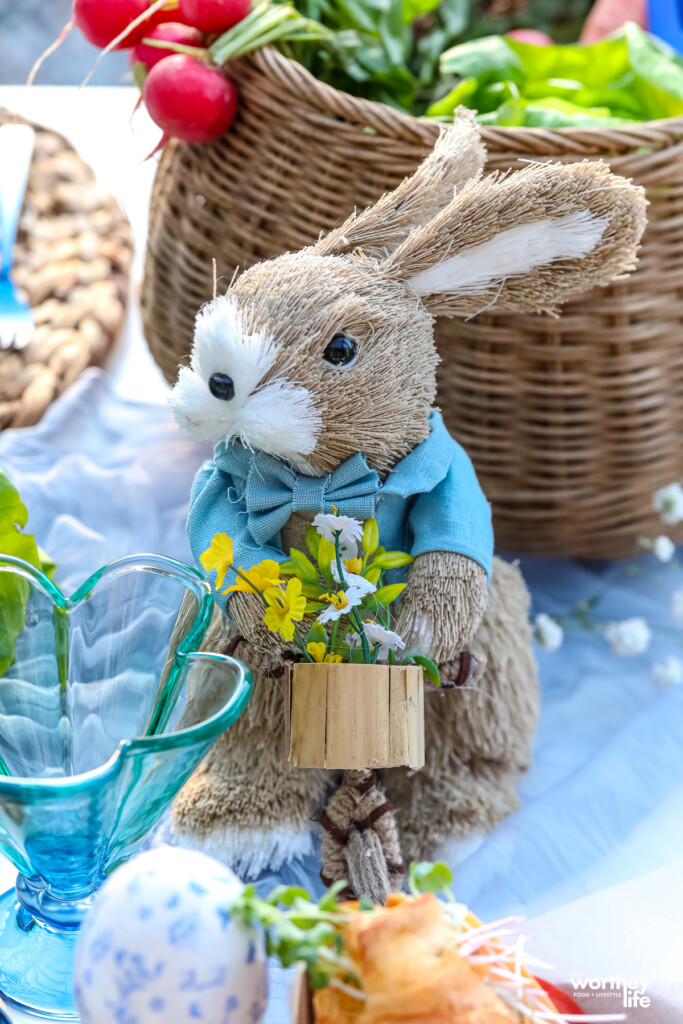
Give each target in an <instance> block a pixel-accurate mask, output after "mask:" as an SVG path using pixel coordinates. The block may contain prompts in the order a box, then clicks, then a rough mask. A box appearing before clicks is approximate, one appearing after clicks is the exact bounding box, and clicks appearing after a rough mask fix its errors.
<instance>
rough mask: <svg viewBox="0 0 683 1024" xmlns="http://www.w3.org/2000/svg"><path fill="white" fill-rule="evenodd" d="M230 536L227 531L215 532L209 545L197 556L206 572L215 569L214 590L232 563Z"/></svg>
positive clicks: (219, 584) (221, 581)
mask: <svg viewBox="0 0 683 1024" xmlns="http://www.w3.org/2000/svg"><path fill="white" fill-rule="evenodd" d="M232 558H233V554H232V537H228V535H227V533H217V534H216V535H215V536H214V537H213V539H212V541H211V544H210V546H209V547H208V548H207V549H206V551H203V552H202V553H201V555H200V556H199V561H200V562H201V563H202V565H203V567H204V568H205V569H206V571H207V572H210V571H211V570H212V569H215V570H216V590H218V588H219V587H220V586H221V584H222V583H223V580H224V579H225V574H226V572H227V571H228V569H229V568H230V566H231V565H232Z"/></svg>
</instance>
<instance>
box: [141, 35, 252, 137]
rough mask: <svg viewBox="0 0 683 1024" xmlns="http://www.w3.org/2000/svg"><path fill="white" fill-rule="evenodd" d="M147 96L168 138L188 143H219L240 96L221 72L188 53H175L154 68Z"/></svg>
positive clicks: (153, 115)
mask: <svg viewBox="0 0 683 1024" xmlns="http://www.w3.org/2000/svg"><path fill="white" fill-rule="evenodd" d="M143 96H144V100H145V104H146V106H147V109H148V111H149V113H150V116H151V118H152V120H153V121H154V122H155V123H156V124H158V125H159V127H160V128H161V129H162V131H163V133H164V135H167V136H172V137H174V138H177V139H184V140H185V142H208V141H209V140H210V139H217V138H218V136H219V135H222V134H223V132H225V131H227V130H228V128H229V127H230V125H231V124H232V122H233V120H234V117H235V113H236V111H237V93H236V92H235V86H234V85H233V84H232V82H231V81H230V79H228V78H226V77H225V75H224V74H223V72H222V71H219V70H218V68H210V67H208V66H207V65H206V64H204V63H203V62H202V61H201V60H198V59H197V58H196V57H189V56H187V55H186V54H184V53H174V54H173V56H172V57H165V58H164V59H163V60H160V61H159V62H158V64H155V65H154V67H153V68H152V70H151V71H150V73H149V74H148V76H147V80H146V81H145V87H144V91H143Z"/></svg>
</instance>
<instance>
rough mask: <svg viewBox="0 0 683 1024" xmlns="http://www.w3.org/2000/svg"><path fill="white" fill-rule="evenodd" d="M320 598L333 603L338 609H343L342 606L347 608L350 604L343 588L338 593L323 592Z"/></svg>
mask: <svg viewBox="0 0 683 1024" xmlns="http://www.w3.org/2000/svg"><path fill="white" fill-rule="evenodd" d="M320 600H321V601H327V603H328V604H331V605H332V606H333V607H334V608H336V609H337V611H341V609H342V608H347V607H348V604H349V602H348V601H347V600H346V594H345V593H344V591H343V590H340V591H339V593H337V594H321V595H320Z"/></svg>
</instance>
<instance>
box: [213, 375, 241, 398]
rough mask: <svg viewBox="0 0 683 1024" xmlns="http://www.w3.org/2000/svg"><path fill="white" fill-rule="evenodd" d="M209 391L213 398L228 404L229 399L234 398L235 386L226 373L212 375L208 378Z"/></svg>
mask: <svg viewBox="0 0 683 1024" xmlns="http://www.w3.org/2000/svg"><path fill="white" fill-rule="evenodd" d="M209 391H210V392H211V394H212V395H213V397H214V398H222V399H223V400H224V401H225V402H229V401H230V399H231V398H234V397H235V385H234V384H233V380H232V377H228V375H227V373H212V374H211V376H210V377H209Z"/></svg>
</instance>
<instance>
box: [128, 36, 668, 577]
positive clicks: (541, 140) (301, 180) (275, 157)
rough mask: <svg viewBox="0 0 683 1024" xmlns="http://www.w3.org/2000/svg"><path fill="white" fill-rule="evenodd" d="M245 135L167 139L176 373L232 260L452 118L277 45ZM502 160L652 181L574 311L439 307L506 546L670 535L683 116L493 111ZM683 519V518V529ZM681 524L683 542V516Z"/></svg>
mask: <svg viewBox="0 0 683 1024" xmlns="http://www.w3.org/2000/svg"><path fill="white" fill-rule="evenodd" d="M231 74H232V75H233V77H234V79H235V80H236V82H237V84H238V87H239V90H240V95H241V105H240V113H239V116H238V119H237V120H236V122H235V123H234V124H233V126H232V128H231V130H230V132H229V133H228V134H227V135H225V136H223V138H221V139H219V140H217V141H216V142H215V143H209V144H204V145H199V146H194V145H187V144H185V143H179V142H172V143H170V144H169V145H168V146H167V147H166V148H165V150H164V153H163V155H162V158H161V162H160V165H159V170H158V173H157V179H156V184H155V188H154V193H153V197H152V206H151V216H150V233H149V241H148V250H147V260H146V274H145V282H144V287H143V318H144V329H145V335H146V338H147V341H148V343H149V346H150V349H151V351H152V354H153V356H154V358H155V359H156V361H157V362H158V363H159V365H160V367H161V369H162V370H163V372H164V374H165V376H166V377H167V379H168V380H169V381H174V380H175V378H176V375H177V367H178V364H179V363H181V362H187V357H188V354H189V350H190V347H191V341H192V328H193V321H194V316H195V313H196V311H197V309H198V308H199V307H200V306H201V305H202V304H203V303H204V302H206V301H207V300H208V299H209V298H210V297H211V281H212V267H211V258H212V257H215V258H216V260H217V264H218V274H219V275H220V276H221V277H223V278H225V279H227V281H229V280H230V279H231V277H232V275H233V273H234V271H235V270H236V269H237V268H243V267H246V266H250V265H251V264H253V263H255V262H257V261H259V260H262V259H265V258H269V257H272V256H275V255H278V254H279V253H281V252H283V251H286V250H294V249H298V248H300V247H302V246H304V245H307V244H310V243H311V242H313V241H314V240H315V239H316V238H317V237H318V235H319V234H320V232H321V231H325V230H327V229H329V228H331V227H332V226H333V225H334V224H337V223H339V222H340V221H341V220H342V219H343V218H345V217H346V216H347V215H348V214H349V213H350V212H351V211H352V210H353V208H354V207H360V208H362V207H364V206H366V205H367V204H369V203H371V202H374V201H375V200H376V199H377V198H378V197H379V196H380V195H381V194H382V193H383V192H385V191H387V190H388V189H391V188H394V187H395V186H396V185H397V184H398V183H399V181H401V179H402V178H403V177H405V176H406V175H407V174H409V173H411V172H412V171H413V170H414V169H415V167H416V165H417V164H418V163H419V161H420V160H421V159H422V158H423V157H424V155H425V154H426V153H427V152H428V150H429V149H431V147H432V146H433V144H434V141H435V139H436V137H437V134H438V131H439V128H438V125H437V124H435V123H433V122H429V121H427V120H418V119H415V118H412V117H410V116H408V115H404V114H401V113H400V112H398V111H395V110H393V109H391V108H389V107H386V106H383V105H381V104H377V103H370V102H367V101H364V100H361V99H357V98H355V97H352V96H349V95H347V94H345V93H341V92H338V91H336V90H334V89H332V88H330V87H329V86H326V85H324V84H323V83H321V82H318V81H317V80H316V79H314V78H313V77H312V76H311V75H309V74H308V72H307V71H305V69H303V68H302V67H301V66H300V65H298V64H296V63H294V62H292V61H289V60H286V59H285V58H283V57H282V56H281V55H279V54H278V53H277V52H276V51H274V50H269V49H266V50H261V51H257V52H256V53H254V54H252V55H250V56H249V57H247V58H244V59H242V60H241V61H239V62H237V63H236V64H235V65H233V67H232V68H231ZM483 137H484V141H485V143H486V146H487V149H488V153H489V158H488V164H487V170H497V169H507V168H516V167H520V166H522V162H523V161H524V160H529V159H538V160H560V161H563V162H571V161H575V160H580V159H584V158H586V157H590V158H596V159H597V158H605V159H607V160H608V161H609V163H610V164H611V166H612V168H613V170H614V171H615V172H617V173H618V174H622V175H625V176H626V177H631V178H633V179H634V180H635V181H636V182H638V183H639V184H641V185H644V186H645V188H646V190H647V195H648V199H649V201H650V207H649V211H648V213H649V227H648V229H647V232H646V235H645V237H644V240H643V246H642V249H641V252H640V262H639V265H638V269H637V271H636V272H635V274H634V275H633V276H632V277H631V278H630V279H628V281H624V282H623V283H618V284H616V285H612V286H610V287H608V288H603V289H595V290H593V291H591V292H589V293H587V294H585V295H583V296H581V297H579V298H577V299H575V300H573V301H572V302H570V303H568V304H567V305H566V306H565V307H564V310H563V312H562V315H561V316H560V317H559V318H552V317H548V316H545V315H512V314H504V315H492V314H482V315H481V316H479V317H477V318H476V319H474V320H470V321H469V322H462V321H455V320H440V321H439V323H438V324H437V342H438V346H439V352H440V355H441V360H442V362H441V367H440V372H439V402H440V404H441V407H442V409H443V413H444V418H445V420H446V423H447V424H448V427H449V429H450V430H451V432H452V433H453V435H454V436H455V437H456V438H457V439H458V440H459V441H460V442H461V443H462V444H463V445H464V447H465V448H466V449H467V451H468V452H469V453H470V455H471V456H472V458H473V460H474V463H475V466H476V468H477V471H478V473H479V477H480V480H481V482H482V485H483V487H484V489H485V491H486V493H487V495H488V497H489V498H490V500H491V502H492V504H493V510H494V522H495V528H496V540H497V543H498V545H499V546H501V547H503V548H509V549H512V550H516V551H520V552H529V553H537V554H553V555H573V556H580V557H588V558H621V557H627V556H629V555H632V554H634V553H635V552H636V551H637V550H638V546H637V538H638V537H639V536H650V537H652V536H655V535H657V534H658V533H661V532H662V525H661V521H660V520H659V517H658V516H657V515H656V514H655V513H654V512H653V509H652V495H653V493H654V491H655V490H657V489H658V488H659V487H662V486H665V485H666V484H669V483H671V482H673V481H674V480H681V479H683V443H682V441H683V330H682V328H683V118H680V119H675V120H669V121H660V122H649V123H646V124H636V125H634V126H632V127H629V128H626V129H624V128H621V129H619V130H609V131H608V130H604V129H595V128H593V129H583V130H574V129H560V130H557V131H545V130H543V129H524V128H485V129H484V130H483ZM676 530H678V533H677V534H676ZM673 535H674V537H675V538H677V539H683V528H678V527H677V528H674V531H673Z"/></svg>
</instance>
